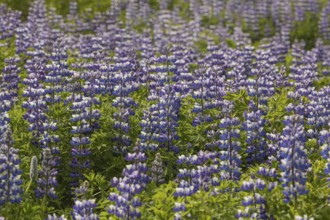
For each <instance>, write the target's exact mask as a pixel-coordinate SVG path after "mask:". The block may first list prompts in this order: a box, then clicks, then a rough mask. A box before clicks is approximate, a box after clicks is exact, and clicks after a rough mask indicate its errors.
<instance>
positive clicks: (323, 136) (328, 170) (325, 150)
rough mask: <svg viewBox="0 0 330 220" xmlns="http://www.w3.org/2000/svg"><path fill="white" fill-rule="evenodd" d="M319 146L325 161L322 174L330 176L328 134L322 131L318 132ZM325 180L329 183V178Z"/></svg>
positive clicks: (329, 143) (329, 142)
mask: <svg viewBox="0 0 330 220" xmlns="http://www.w3.org/2000/svg"><path fill="white" fill-rule="evenodd" d="M319 144H320V146H321V156H322V157H323V158H324V159H325V160H326V161H327V163H326V165H325V169H324V173H325V175H326V176H329V175H330V132H329V131H327V130H322V131H321V132H320V140H319ZM327 180H328V182H330V178H328V179H327ZM329 187H330V184H329ZM329 199H330V198H329Z"/></svg>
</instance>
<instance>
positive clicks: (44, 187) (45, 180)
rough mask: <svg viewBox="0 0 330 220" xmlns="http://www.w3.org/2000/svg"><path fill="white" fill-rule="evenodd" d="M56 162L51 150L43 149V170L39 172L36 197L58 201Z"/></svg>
mask: <svg viewBox="0 0 330 220" xmlns="http://www.w3.org/2000/svg"><path fill="white" fill-rule="evenodd" d="M55 165H56V162H55V161H54V158H53V155H52V153H51V150H50V149H49V148H45V149H43V154H42V162H41V170H40V171H39V179H38V181H37V184H38V187H37V189H36V190H35V193H36V197H37V198H42V197H45V196H49V197H50V198H51V199H56V198H57V195H56V192H55V187H56V186H57V180H56V176H57V171H56V169H55V168H54V167H55Z"/></svg>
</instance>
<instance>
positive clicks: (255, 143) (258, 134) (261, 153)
mask: <svg viewBox="0 0 330 220" xmlns="http://www.w3.org/2000/svg"><path fill="white" fill-rule="evenodd" d="M244 116H245V118H246V121H245V122H244V123H243V129H244V130H245V131H246V134H247V139H246V142H247V144H248V146H247V150H246V152H247V153H248V156H247V162H248V163H249V164H251V163H255V162H263V161H265V160H266V158H267V156H268V152H267V151H266V140H265V136H266V132H265V130H264V126H265V119H264V118H263V112H262V111H261V110H257V109H256V106H255V105H254V103H253V102H252V103H250V108H249V111H248V112H245V114H244Z"/></svg>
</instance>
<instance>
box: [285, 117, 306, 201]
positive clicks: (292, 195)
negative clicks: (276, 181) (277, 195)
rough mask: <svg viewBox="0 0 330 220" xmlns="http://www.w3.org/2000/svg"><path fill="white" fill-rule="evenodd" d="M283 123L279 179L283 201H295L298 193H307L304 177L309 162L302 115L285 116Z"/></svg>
mask: <svg viewBox="0 0 330 220" xmlns="http://www.w3.org/2000/svg"><path fill="white" fill-rule="evenodd" d="M284 125H285V128H284V129H283V133H282V140H281V143H280V157H281V165H280V168H281V170H282V173H281V179H280V180H281V182H282V186H283V188H284V191H283V193H284V202H286V203H287V202H290V201H292V199H293V200H294V201H295V202H296V201H297V197H298V196H299V195H304V194H306V193H308V191H307V189H306V179H307V172H308V170H309V169H310V163H309V160H308V157H307V153H306V149H305V142H306V134H305V131H304V126H303V117H302V116H301V115H298V114H294V115H292V116H286V117H285V119H284Z"/></svg>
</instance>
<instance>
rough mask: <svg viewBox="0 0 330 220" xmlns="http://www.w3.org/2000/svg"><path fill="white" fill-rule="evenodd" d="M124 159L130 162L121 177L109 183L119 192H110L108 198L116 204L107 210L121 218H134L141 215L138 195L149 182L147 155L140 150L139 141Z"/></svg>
mask: <svg viewBox="0 0 330 220" xmlns="http://www.w3.org/2000/svg"><path fill="white" fill-rule="evenodd" d="M126 160H127V161H129V162H131V163H132V164H130V165H127V166H126V168H125V169H124V170H123V177H122V178H119V179H118V178H116V177H115V178H113V179H112V181H111V183H112V185H113V186H114V187H116V188H117V190H118V191H119V193H110V196H109V200H110V201H112V202H115V203H116V205H110V206H109V209H108V212H109V213H110V214H113V215H116V216H117V217H119V218H121V219H130V218H132V219H136V218H138V217H140V216H141V212H140V211H139V208H138V207H140V206H141V205H142V202H141V201H140V199H139V197H138V196H137V195H138V194H140V193H141V192H142V191H143V190H144V189H145V187H146V185H147V183H148V182H149V177H148V176H147V174H146V172H147V171H148V167H147V165H146V163H145V161H146V160H147V157H146V155H145V153H143V152H142V151H141V150H140V146H139V143H137V146H136V147H135V148H134V153H127V156H126Z"/></svg>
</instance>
